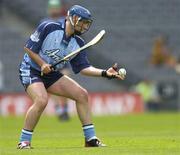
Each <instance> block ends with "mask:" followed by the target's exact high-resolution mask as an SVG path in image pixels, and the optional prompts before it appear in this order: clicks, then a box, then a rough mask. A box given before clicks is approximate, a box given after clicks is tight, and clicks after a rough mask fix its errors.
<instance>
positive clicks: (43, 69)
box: [41, 63, 52, 75]
mask: <svg viewBox="0 0 180 155" xmlns="http://www.w3.org/2000/svg"><path fill="white" fill-rule="evenodd" d="M51 71H52V69H51V65H50V64H47V63H44V64H43V65H42V66H41V75H43V74H48V73H50V72H51Z"/></svg>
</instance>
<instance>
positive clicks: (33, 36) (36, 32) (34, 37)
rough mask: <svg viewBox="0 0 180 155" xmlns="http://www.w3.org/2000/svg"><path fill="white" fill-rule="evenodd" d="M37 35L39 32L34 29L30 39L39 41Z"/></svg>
mask: <svg viewBox="0 0 180 155" xmlns="http://www.w3.org/2000/svg"><path fill="white" fill-rule="evenodd" d="M39 35H40V32H38V31H35V32H34V33H33V34H32V35H31V36H30V38H31V40H32V41H34V42H38V41H39Z"/></svg>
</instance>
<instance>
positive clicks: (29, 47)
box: [24, 22, 52, 74]
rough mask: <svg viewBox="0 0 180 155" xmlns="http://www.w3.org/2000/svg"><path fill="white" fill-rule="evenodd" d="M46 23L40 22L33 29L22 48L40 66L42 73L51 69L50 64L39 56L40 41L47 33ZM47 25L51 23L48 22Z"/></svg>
mask: <svg viewBox="0 0 180 155" xmlns="http://www.w3.org/2000/svg"><path fill="white" fill-rule="evenodd" d="M46 25H47V23H46V22H44V23H42V24H40V25H39V26H38V27H37V29H36V30H35V32H34V33H33V34H32V35H31V36H30V38H29V40H28V41H27V43H26V45H25V47H24V50H25V51H26V53H27V54H28V55H29V57H30V58H31V59H32V60H33V61H34V62H35V63H37V64H38V65H39V66H40V68H41V71H42V73H45V74H47V73H49V72H51V71H52V69H51V68H50V65H49V64H47V63H46V62H45V61H44V60H43V59H42V58H41V57H40V56H39V51H40V49H41V46H42V43H43V41H44V39H45V38H46V36H47V34H48V33H47V32H48V26H46ZM49 26H51V25H50V24H49Z"/></svg>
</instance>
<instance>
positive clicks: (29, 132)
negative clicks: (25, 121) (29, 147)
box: [22, 129, 33, 135]
mask: <svg viewBox="0 0 180 155" xmlns="http://www.w3.org/2000/svg"><path fill="white" fill-rule="evenodd" d="M22 132H23V133H26V134H28V135H32V134H33V132H31V131H26V130H24V129H22Z"/></svg>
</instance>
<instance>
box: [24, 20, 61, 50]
mask: <svg viewBox="0 0 180 155" xmlns="http://www.w3.org/2000/svg"><path fill="white" fill-rule="evenodd" d="M59 26H60V24H58V23H55V22H51V21H50V20H49V21H44V22H43V23H41V24H40V25H39V26H38V27H37V29H36V30H35V32H34V33H33V34H32V35H31V36H30V38H29V39H28V41H27V42H26V45H25V47H27V48H29V49H31V50H32V51H33V52H35V53H39V51H40V49H41V46H42V44H43V41H44V39H45V38H46V36H47V35H48V34H49V33H51V32H52V31H55V30H57V29H58V28H59Z"/></svg>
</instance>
